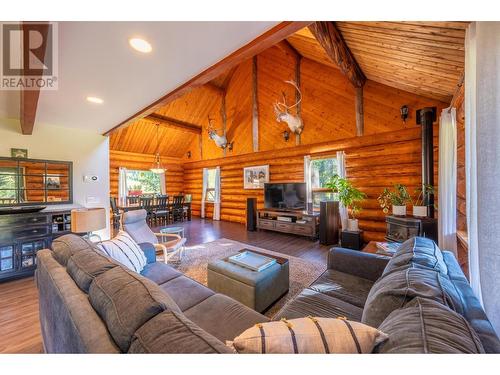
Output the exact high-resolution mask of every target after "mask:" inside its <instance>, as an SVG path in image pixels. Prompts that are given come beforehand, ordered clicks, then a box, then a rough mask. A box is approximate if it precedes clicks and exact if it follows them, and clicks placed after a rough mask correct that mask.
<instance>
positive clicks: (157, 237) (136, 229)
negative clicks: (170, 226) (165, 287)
mask: <svg viewBox="0 0 500 375" xmlns="http://www.w3.org/2000/svg"><path fill="white" fill-rule="evenodd" d="M147 214H148V213H147V211H146V210H144V209H140V210H134V211H127V212H125V213H124V214H123V222H122V225H123V230H124V231H125V232H127V233H128V234H129V235H130V237H132V238H133V239H134V241H135V242H137V243H144V242H149V243H151V244H153V246H154V247H155V249H156V254H157V255H162V254H163V257H164V260H163V261H164V262H165V263H168V261H169V260H170V259H171V258H172V257H173V256H175V255H177V254H178V255H179V260H182V254H183V252H184V247H185V245H186V241H187V240H186V238H182V237H181V236H179V235H178V234H172V233H154V232H153V231H152V230H151V228H150V227H149V226H148V224H147V222H146V219H147Z"/></svg>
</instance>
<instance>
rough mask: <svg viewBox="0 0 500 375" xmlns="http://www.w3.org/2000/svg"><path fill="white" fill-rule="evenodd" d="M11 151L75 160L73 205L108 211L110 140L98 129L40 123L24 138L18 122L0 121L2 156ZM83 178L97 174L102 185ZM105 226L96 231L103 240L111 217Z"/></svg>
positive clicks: (51, 158)
mask: <svg viewBox="0 0 500 375" xmlns="http://www.w3.org/2000/svg"><path fill="white" fill-rule="evenodd" d="M11 148H26V149H28V157H29V158H32V159H48V160H63V161H72V162H73V203H75V204H79V205H82V206H85V207H106V208H109V139H108V137H103V136H102V135H100V134H98V133H97V132H96V131H95V130H94V131H89V130H82V129H70V128H62V127H58V126H52V125H39V124H36V125H35V128H34V131H33V135H22V134H21V130H20V125H19V121H16V120H5V119H0V156H10V149H11ZM84 175H98V176H99V182H96V183H84V182H83V176H84ZM89 198H90V199H91V200H93V203H92V202H90V201H89ZM92 198H93V199H92ZM106 215H107V216H109V209H106ZM106 223H107V228H106V229H105V230H102V231H100V232H97V233H98V234H99V235H101V237H102V238H103V239H107V238H109V233H110V231H109V217H108V220H106Z"/></svg>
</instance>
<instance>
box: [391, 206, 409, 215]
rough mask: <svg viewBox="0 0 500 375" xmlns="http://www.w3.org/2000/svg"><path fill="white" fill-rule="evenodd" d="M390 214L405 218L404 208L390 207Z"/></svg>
mask: <svg viewBox="0 0 500 375" xmlns="http://www.w3.org/2000/svg"><path fill="white" fill-rule="evenodd" d="M392 214H393V215H394V216H405V215H406V206H392Z"/></svg>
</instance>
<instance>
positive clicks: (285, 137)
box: [283, 130, 290, 142]
mask: <svg viewBox="0 0 500 375" xmlns="http://www.w3.org/2000/svg"><path fill="white" fill-rule="evenodd" d="M283 139H284V140H285V142H288V140H289V139H290V133H289V132H288V130H285V131H284V132H283Z"/></svg>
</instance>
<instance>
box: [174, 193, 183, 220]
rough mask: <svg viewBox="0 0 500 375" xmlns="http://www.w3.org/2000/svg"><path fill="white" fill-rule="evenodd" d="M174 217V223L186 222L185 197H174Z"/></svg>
mask: <svg viewBox="0 0 500 375" xmlns="http://www.w3.org/2000/svg"><path fill="white" fill-rule="evenodd" d="M172 216H173V219H174V221H177V220H179V221H184V195H174V199H173V202H172Z"/></svg>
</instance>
